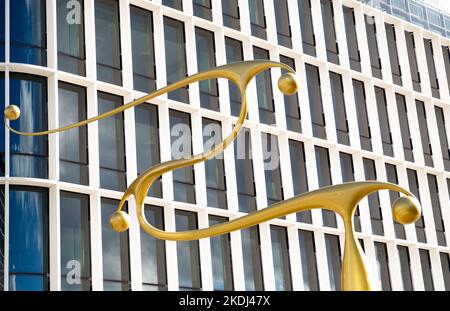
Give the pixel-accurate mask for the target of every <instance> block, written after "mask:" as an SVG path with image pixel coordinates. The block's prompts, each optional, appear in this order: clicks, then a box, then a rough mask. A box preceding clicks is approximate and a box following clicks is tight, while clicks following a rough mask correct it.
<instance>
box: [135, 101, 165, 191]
mask: <svg viewBox="0 0 450 311" xmlns="http://www.w3.org/2000/svg"><path fill="white" fill-rule="evenodd" d="M134 111H135V113H134V117H135V127H136V156H137V162H136V164H137V173H138V175H140V174H141V173H142V172H144V171H145V170H147V169H148V168H150V167H152V166H153V165H156V164H158V163H161V160H160V156H159V120H158V108H157V107H156V106H155V105H152V104H142V105H138V106H136V107H135V108H134ZM148 195H150V196H153V197H157V198H161V197H162V183H161V177H160V178H158V179H157V180H155V182H154V183H153V185H152V186H151V187H150V190H149V192H148Z"/></svg>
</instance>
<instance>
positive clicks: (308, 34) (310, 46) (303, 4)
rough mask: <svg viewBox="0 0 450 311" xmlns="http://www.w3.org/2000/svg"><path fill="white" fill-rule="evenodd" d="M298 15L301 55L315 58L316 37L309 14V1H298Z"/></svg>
mask: <svg viewBox="0 0 450 311" xmlns="http://www.w3.org/2000/svg"><path fill="white" fill-rule="evenodd" d="M297 6H298V13H299V14H298V15H299V17H300V30H301V32H302V41H303V53H306V54H309V55H311V56H316V37H315V35H314V27H313V22H312V14H311V0H298V1H297Z"/></svg>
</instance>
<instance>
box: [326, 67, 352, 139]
mask: <svg viewBox="0 0 450 311" xmlns="http://www.w3.org/2000/svg"><path fill="white" fill-rule="evenodd" d="M330 85H331V97H332V98H333V108H334V119H335V124H336V134H337V139H338V143H340V144H344V145H347V146H349V145H350V138H349V135H348V122H347V114H346V111H345V100H344V96H345V95H344V86H343V85H342V76H341V75H340V74H337V73H335V72H332V71H330Z"/></svg>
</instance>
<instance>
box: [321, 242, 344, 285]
mask: <svg viewBox="0 0 450 311" xmlns="http://www.w3.org/2000/svg"><path fill="white" fill-rule="evenodd" d="M325 247H326V250H327V261H328V276H329V279H330V289H331V290H335V291H339V290H341V267H342V262H341V248H340V245H339V237H338V236H337V235H332V234H325Z"/></svg>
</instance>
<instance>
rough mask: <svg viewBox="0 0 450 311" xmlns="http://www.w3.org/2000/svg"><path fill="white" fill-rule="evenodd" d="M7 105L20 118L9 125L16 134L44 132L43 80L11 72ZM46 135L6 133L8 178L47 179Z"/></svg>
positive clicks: (38, 77)
mask: <svg viewBox="0 0 450 311" xmlns="http://www.w3.org/2000/svg"><path fill="white" fill-rule="evenodd" d="M9 79H10V82H9V83H10V102H11V103H12V104H15V105H17V106H19V108H20V110H21V111H22V115H21V116H20V118H19V119H18V120H16V121H12V122H11V126H12V127H13V128H15V129H17V130H19V131H24V132H40V131H46V130H47V79H46V78H44V77H40V76H32V75H25V74H20V73H11V74H10V76H9ZM47 142H48V136H47V135H44V136H36V137H29V136H23V135H17V134H14V133H11V134H10V152H11V163H10V165H11V166H10V168H11V173H10V174H11V176H20V177H36V178H48V143H47Z"/></svg>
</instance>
